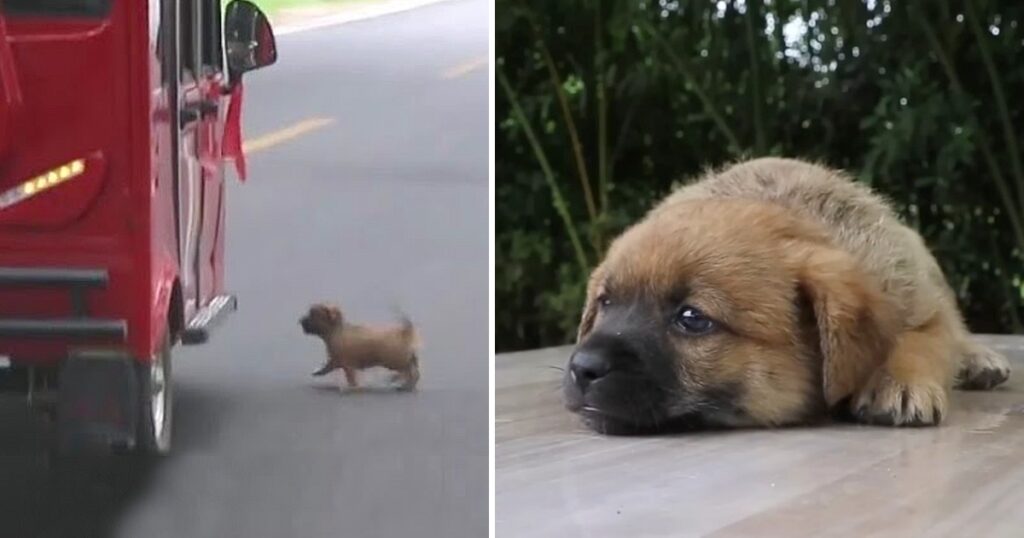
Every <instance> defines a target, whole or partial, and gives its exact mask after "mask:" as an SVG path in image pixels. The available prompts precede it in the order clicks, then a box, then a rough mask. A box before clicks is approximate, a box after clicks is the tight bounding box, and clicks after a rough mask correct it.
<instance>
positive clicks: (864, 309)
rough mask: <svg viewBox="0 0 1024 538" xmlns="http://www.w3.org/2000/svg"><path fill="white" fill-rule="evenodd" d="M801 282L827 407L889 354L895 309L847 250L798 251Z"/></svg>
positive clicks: (861, 383)
mask: <svg viewBox="0 0 1024 538" xmlns="http://www.w3.org/2000/svg"><path fill="white" fill-rule="evenodd" d="M796 250H797V251H798V252H799V253H800V254H799V255H800V256H801V257H802V258H803V260H802V261H800V262H798V263H799V267H800V269H799V271H798V274H799V285H800V288H801V291H802V292H803V293H804V294H805V296H806V297H807V298H808V299H809V302H810V304H811V305H812V307H813V309H814V317H815V320H816V322H817V327H818V341H819V346H820V349H821V355H822V364H821V368H822V385H823V387H822V388H823V393H824V396H825V402H826V403H827V404H828V406H829V407H830V408H831V407H833V406H835V404H837V403H838V402H840V401H841V400H843V399H844V398H846V397H847V396H851V395H852V394H853V393H854V392H856V391H857V390H858V389H860V388H861V387H862V386H864V384H865V383H866V382H867V380H868V377H869V376H870V375H871V374H872V373H873V372H874V370H875V369H876V368H877V367H878V366H879V365H881V363H882V362H883V361H884V360H885V358H886V355H887V354H888V352H889V348H890V346H891V343H892V339H893V332H894V331H895V329H896V327H897V319H896V315H897V314H896V309H895V308H894V305H893V304H892V303H891V301H890V300H889V299H888V298H887V297H886V296H885V295H884V294H883V293H882V291H881V290H880V289H878V287H877V285H875V284H874V283H873V282H871V280H870V279H869V278H868V277H867V275H866V274H865V273H864V272H863V271H862V270H861V269H860V268H858V267H857V264H856V262H855V261H854V260H853V258H852V257H851V256H849V255H848V254H846V253H844V252H841V251H839V250H836V249H833V248H830V247H826V246H821V245H809V246H807V247H806V248H803V249H796Z"/></svg>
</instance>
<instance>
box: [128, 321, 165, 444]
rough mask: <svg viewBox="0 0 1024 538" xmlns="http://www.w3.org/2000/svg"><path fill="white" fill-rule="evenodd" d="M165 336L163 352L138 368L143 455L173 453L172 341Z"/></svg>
mask: <svg viewBox="0 0 1024 538" xmlns="http://www.w3.org/2000/svg"><path fill="white" fill-rule="evenodd" d="M169 332H170V331H167V332H165V336H164V339H163V342H162V343H161V345H160V351H159V352H157V354H156V356H154V357H153V360H152V361H150V362H148V363H142V362H137V363H136V364H135V367H136V372H137V374H138V380H139V385H138V386H139V391H138V395H139V401H138V410H139V416H138V418H139V421H138V425H137V427H136V430H135V449H136V451H137V452H139V453H140V454H144V455H164V454H167V453H168V452H170V450H171V432H172V425H173V424H174V420H173V410H174V405H173V404H174V399H173V394H174V391H173V390H171V388H172V386H173V383H172V382H171V340H170V334H169Z"/></svg>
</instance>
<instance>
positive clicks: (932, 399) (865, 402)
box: [851, 369, 949, 426]
mask: <svg viewBox="0 0 1024 538" xmlns="http://www.w3.org/2000/svg"><path fill="white" fill-rule="evenodd" d="M948 401H949V398H948V395H947V394H946V389H945V388H944V387H942V386H941V385H938V384H935V383H929V382H926V383H913V382H901V381H899V380H897V379H895V378H894V377H893V376H892V375H890V374H889V372H887V371H885V370H884V369H882V370H879V371H878V372H876V373H875V375H874V376H872V378H871V380H870V381H869V382H868V384H867V385H866V386H865V387H864V388H863V389H862V390H861V391H860V393H859V394H857V395H856V396H855V397H854V398H853V400H852V406H851V410H852V411H853V416H854V418H855V419H856V420H857V421H858V422H863V423H865V424H880V425H885V426H932V425H936V424H938V423H940V422H942V417H944V416H946V412H947V407H948V405H949V404H948Z"/></svg>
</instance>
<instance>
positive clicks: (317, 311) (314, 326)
mask: <svg viewBox="0 0 1024 538" xmlns="http://www.w3.org/2000/svg"><path fill="white" fill-rule="evenodd" d="M343 321H344V318H343V317H342V315H341V310H340V309H339V308H338V307H336V306H334V305H329V304H322V303H321V304H315V305H313V306H311V307H310V308H309V312H307V313H306V315H305V316H303V317H302V318H301V319H299V325H301V326H302V332H303V333H305V334H311V335H315V336H326V335H328V334H330V333H331V332H332V331H334V330H335V329H337V328H338V327H340V326H341V324H342V322H343Z"/></svg>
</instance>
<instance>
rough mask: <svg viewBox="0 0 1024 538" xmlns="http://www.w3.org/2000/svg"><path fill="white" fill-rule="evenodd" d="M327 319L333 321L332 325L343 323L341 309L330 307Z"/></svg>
mask: <svg viewBox="0 0 1024 538" xmlns="http://www.w3.org/2000/svg"><path fill="white" fill-rule="evenodd" d="M326 309H327V319H329V320H331V323H338V322H340V321H341V309H340V308H338V307H336V306H333V305H332V306H328V307H326Z"/></svg>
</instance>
